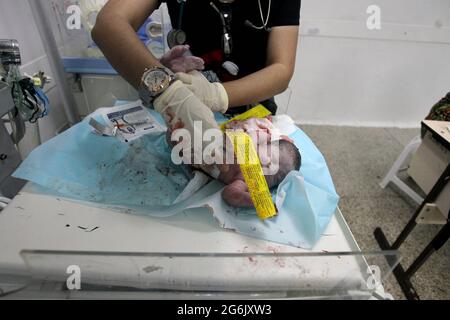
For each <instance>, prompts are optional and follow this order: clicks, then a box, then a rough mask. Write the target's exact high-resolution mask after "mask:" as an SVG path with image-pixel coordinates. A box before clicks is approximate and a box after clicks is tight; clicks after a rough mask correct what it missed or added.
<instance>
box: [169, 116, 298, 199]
mask: <svg viewBox="0 0 450 320" xmlns="http://www.w3.org/2000/svg"><path fill="white" fill-rule="evenodd" d="M225 128H226V130H227V131H244V132H246V133H247V134H248V135H249V136H250V138H251V139H252V141H253V145H254V147H255V149H256V152H257V154H258V157H259V160H260V163H261V167H262V169H263V173H264V176H265V178H266V181H267V184H268V187H269V188H272V187H275V186H277V185H278V184H279V183H281V182H282V181H283V179H284V178H285V177H286V176H287V175H288V173H289V172H291V171H293V170H299V169H300V165H301V156H300V153H299V151H298V149H297V147H296V146H295V145H294V144H293V142H292V140H290V139H289V138H288V137H286V136H282V135H280V134H278V133H277V130H276V129H275V128H274V126H273V124H272V121H271V117H270V116H269V117H267V118H263V119H259V118H250V119H247V120H238V121H232V122H229V123H228V124H226V126H225ZM176 129H179V127H175V128H169V130H168V132H167V139H168V141H169V143H170V144H172V145H173V146H174V145H176V144H177V143H176V142H175V143H174V142H173V141H171V134H172V132H173V130H176ZM224 140H225V134H224ZM224 145H225V147H226V148H225V149H226V150H224V155H223V157H224V158H225V157H226V153H230V152H231V154H232V156H231V157H232V159H233V161H232V164H213V165H206V164H197V165H194V164H193V165H191V166H192V167H194V168H196V169H200V170H202V171H204V172H206V173H207V174H209V175H210V176H212V177H213V178H215V179H218V180H220V181H221V182H223V183H225V184H227V186H226V187H225V188H224V190H223V193H222V197H223V199H224V200H225V202H226V203H227V204H229V205H231V206H233V207H253V206H254V205H253V202H252V200H251V197H250V193H249V190H248V188H247V185H246V183H245V180H244V177H243V175H242V172H241V168H240V165H239V164H238V162H237V160H236V156H235V155H234V150H233V148H232V144H231V142H228V143H226V142H225V143H224ZM221 163H226V162H225V161H222V162H221Z"/></svg>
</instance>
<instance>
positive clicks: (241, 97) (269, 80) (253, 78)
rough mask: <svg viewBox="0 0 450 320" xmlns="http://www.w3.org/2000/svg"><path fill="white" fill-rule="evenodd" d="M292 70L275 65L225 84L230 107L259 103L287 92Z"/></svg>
mask: <svg viewBox="0 0 450 320" xmlns="http://www.w3.org/2000/svg"><path fill="white" fill-rule="evenodd" d="M291 77H292V72H291V70H290V68H288V67H286V66H284V65H283V64H281V63H275V64H272V65H270V66H267V67H266V68H264V69H262V70H260V71H257V72H255V73H252V74H250V75H248V76H246V77H244V78H241V79H238V80H234V81H230V82H225V83H223V86H224V87H225V90H226V91H227V93H228V99H229V107H230V108H233V107H238V106H243V105H248V104H252V103H258V102H261V101H264V100H266V99H269V98H271V97H273V96H275V95H277V94H280V93H282V92H283V91H285V90H286V89H287V87H288V85H289V81H290V80H291Z"/></svg>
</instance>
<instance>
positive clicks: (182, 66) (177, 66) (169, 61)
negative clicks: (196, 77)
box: [159, 45, 205, 73]
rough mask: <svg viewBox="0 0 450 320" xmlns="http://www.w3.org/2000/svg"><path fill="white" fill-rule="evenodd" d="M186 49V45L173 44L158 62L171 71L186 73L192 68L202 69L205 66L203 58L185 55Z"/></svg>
mask: <svg viewBox="0 0 450 320" xmlns="http://www.w3.org/2000/svg"><path fill="white" fill-rule="evenodd" d="M188 51H189V46H188V45H184V46H175V47H173V48H172V49H171V50H170V51H169V52H167V53H166V54H164V55H163V56H162V58H161V59H160V60H159V62H161V63H162V64H163V65H164V66H165V67H167V68H169V69H170V70H171V71H172V72H173V73H178V72H184V73H188V72H191V71H193V70H203V69H204V68H205V63H204V61H203V59H201V58H199V57H194V56H190V55H186V53H187V52H188Z"/></svg>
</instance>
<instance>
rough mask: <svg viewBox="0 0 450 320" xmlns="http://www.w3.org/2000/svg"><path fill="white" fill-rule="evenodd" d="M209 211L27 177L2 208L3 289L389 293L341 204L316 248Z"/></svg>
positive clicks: (123, 294)
mask: <svg viewBox="0 0 450 320" xmlns="http://www.w3.org/2000/svg"><path fill="white" fill-rule="evenodd" d="M211 210H214V205H213V206H212V207H208V208H204V210H203V209H198V208H197V209H192V210H190V209H187V210H185V211H184V212H183V213H182V214H179V215H175V216H172V217H169V218H151V217H144V216H137V215H130V214H127V213H119V212H111V211H110V210H107V209H103V208H97V207H93V206H88V205H86V204H83V203H77V202H74V201H70V200H64V199H61V198H57V197H54V196H48V195H43V194H38V193H36V192H35V191H34V188H33V186H32V185H31V183H29V184H27V185H26V186H25V188H24V189H23V190H22V191H21V192H20V193H19V194H18V195H17V196H16V197H15V198H14V199H13V201H12V202H11V203H10V204H9V205H8V207H7V208H6V209H5V210H3V211H1V212H0V285H1V286H2V287H1V290H2V291H0V292H3V293H7V292H8V291H15V290H17V291H16V292H13V293H10V294H8V295H5V297H6V298H8V297H11V298H21V297H24V298H25V297H26V298H29V297H34V298H45V297H50V298H115V297H120V298H180V299H181V298H183V299H184V298H194V299H195V298H215V297H219V298H229V297H231V298H239V297H240V298H252V297H258V298H261V297H263V298H305V297H306V298H315V297H317V298H324V297H325V298H352V299H355V298H369V297H372V296H373V294H375V296H377V294H376V292H375V291H377V292H380V289H381V292H382V294H381V295H378V298H380V297H382V298H384V297H385V296H384V293H383V292H384V290H382V286H378V287H377V288H374V286H372V287H370V281H368V279H369V280H370V279H371V278H370V276H371V274H370V273H369V272H368V265H367V262H366V260H365V258H364V256H363V255H362V254H361V252H360V250H359V248H358V245H357V243H356V241H355V239H354V237H353V236H352V234H351V232H350V230H349V228H348V226H347V224H346V222H345V220H344V218H343V217H342V214H341V212H340V211H339V209H338V210H337V211H336V213H335V214H334V216H333V218H332V220H331V222H330V224H329V225H328V227H327V229H326V232H325V233H324V234H323V236H322V237H321V239H320V240H319V242H318V243H317V244H316V246H315V247H314V248H313V250H311V251H310V250H303V249H300V248H294V247H291V246H285V245H278V244H275V243H271V242H267V241H263V240H259V239H254V238H250V237H247V236H243V235H239V234H237V233H235V232H233V231H230V230H224V229H221V228H220V227H219V226H218V225H217V223H216V222H215V221H214V219H213V218H212V215H211ZM24 250H25V251H24ZM71 265H75V266H78V267H79V268H80V270H81V290H67V289H65V290H64V288H63V287H64V286H65V284H66V282H65V279H66V278H67V277H69V276H70V273H68V270H69V269H68V267H69V266H71ZM30 274H32V277H30ZM61 282H62V283H63V285H61ZM18 283H19V284H20V283H22V285H18ZM368 284H369V285H368ZM25 285H27V287H26V288H25V289H24V290H19V289H20V288H21V286H25ZM375 289H377V290H375Z"/></svg>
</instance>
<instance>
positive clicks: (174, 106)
mask: <svg viewBox="0 0 450 320" xmlns="http://www.w3.org/2000/svg"><path fill="white" fill-rule="evenodd" d="M153 106H154V108H155V110H156V111H157V112H159V113H160V114H161V115H162V116H163V117H164V119H165V121H166V122H167V125H168V127H169V131H170V132H173V131H174V130H176V129H181V128H183V129H186V130H187V131H189V133H190V135H191V146H192V147H191V150H192V152H193V155H194V154H195V155H197V156H198V155H200V156H201V155H203V151H204V150H206V147H208V145H209V144H210V143H211V142H210V141H206V142H204V141H203V139H202V138H203V133H204V132H205V131H206V130H208V129H216V130H218V131H219V132H220V129H219V126H218V125H217V122H216V120H215V119H214V114H213V113H212V111H211V109H210V108H208V107H207V106H205V105H204V104H203V103H202V102H201V101H200V99H198V98H197V97H196V96H195V95H194V93H193V92H192V91H191V90H189V89H188V88H187V86H186V85H185V84H183V83H182V82H181V81H179V80H177V81H175V82H174V83H173V84H172V85H170V86H169V87H168V88H167V89H166V91H164V93H163V94H162V95H161V96H160V97H158V98H157V99H156V100H155V102H154V103H153ZM194 121H201V122H202V126H201V128H200V127H198V126H196V125H194ZM195 137H197V138H198V137H200V139H202V142H201V143H198V142H197V143H195V142H194V139H195ZM219 156H221V155H219ZM194 167H198V168H201V169H202V170H204V171H205V172H207V173H208V174H210V175H211V176H213V177H218V175H219V173H220V172H225V171H227V170H228V166H226V165H217V166H216V165H206V164H204V163H203V162H202V163H201V164H197V165H196V166H195V165H194Z"/></svg>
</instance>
